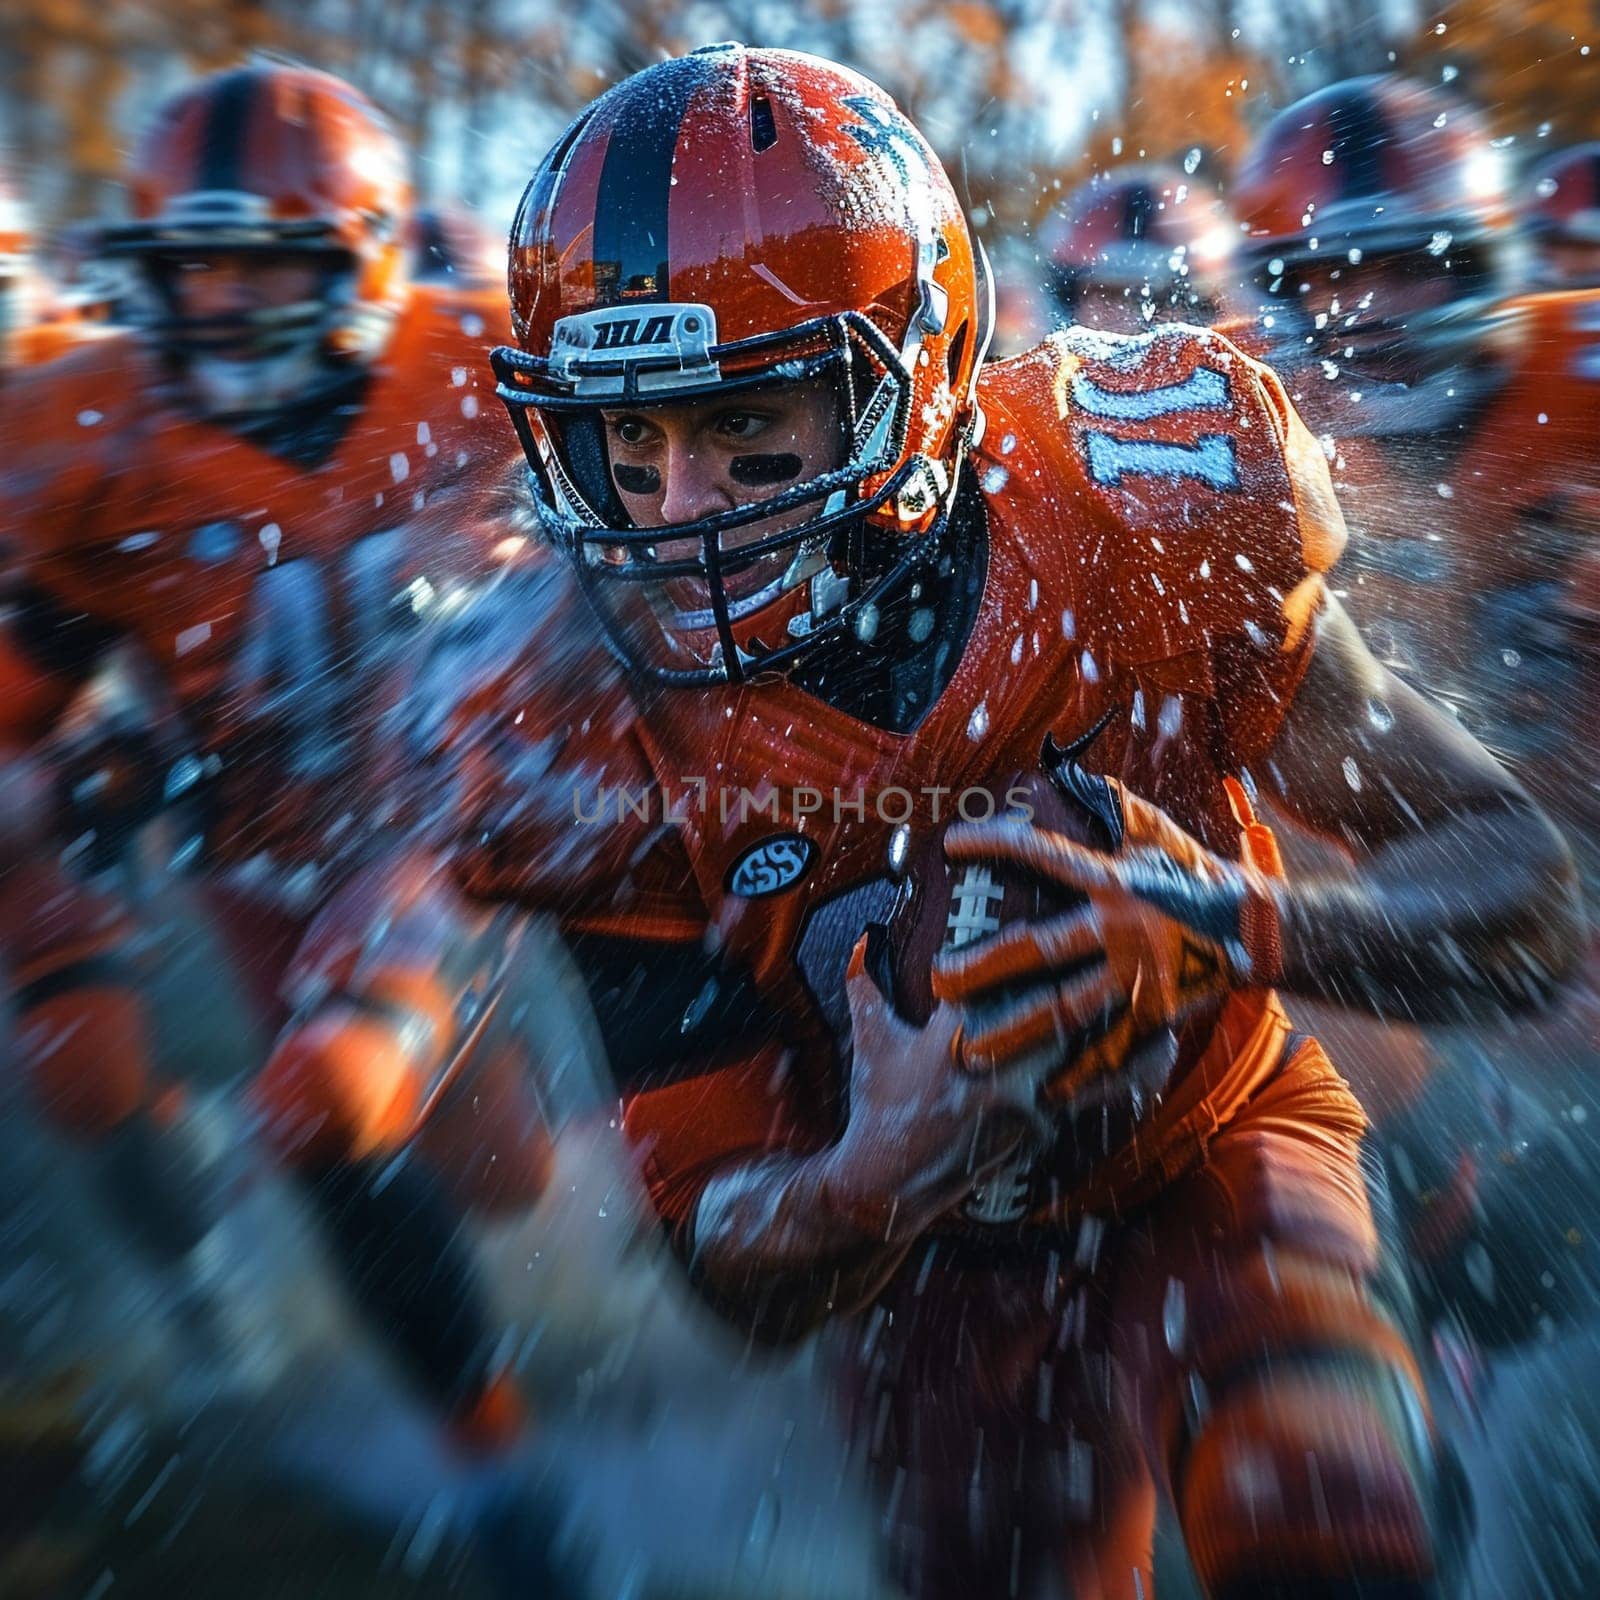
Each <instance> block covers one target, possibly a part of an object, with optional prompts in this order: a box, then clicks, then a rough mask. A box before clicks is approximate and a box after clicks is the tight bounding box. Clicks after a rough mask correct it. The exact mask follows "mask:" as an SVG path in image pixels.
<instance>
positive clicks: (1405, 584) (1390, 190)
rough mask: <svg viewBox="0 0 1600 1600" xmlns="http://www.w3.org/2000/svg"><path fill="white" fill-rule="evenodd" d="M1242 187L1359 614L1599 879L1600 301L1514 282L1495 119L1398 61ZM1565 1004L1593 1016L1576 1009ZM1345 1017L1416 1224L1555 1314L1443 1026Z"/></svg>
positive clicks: (1268, 136) (1299, 119)
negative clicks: (1461, 1130) (1438, 1104)
mask: <svg viewBox="0 0 1600 1600" xmlns="http://www.w3.org/2000/svg"><path fill="white" fill-rule="evenodd" d="M1556 170H1557V171H1558V172H1561V171H1565V172H1566V173H1567V177H1565V178H1563V179H1562V180H1561V184H1560V190H1559V196H1558V195H1557V194H1556V193H1555V192H1552V193H1551V194H1549V195H1541V191H1542V190H1543V189H1544V187H1545V185H1544V184H1543V183H1542V182H1536V183H1535V184H1534V185H1533V192H1534V194H1535V195H1536V196H1540V198H1538V199H1536V200H1535V202H1534V204H1535V205H1537V206H1541V207H1542V206H1545V205H1547V204H1548V205H1549V206H1550V207H1551V208H1552V212H1551V216H1550V218H1549V219H1548V221H1549V222H1550V225H1551V227H1552V228H1555V227H1557V226H1558V224H1557V223H1556V222H1555V215H1556V213H1557V212H1559V213H1560V214H1562V215H1568V214H1570V215H1571V216H1573V217H1579V216H1581V213H1582V205H1583V199H1582V181H1583V180H1582V173H1583V167H1582V162H1581V160H1580V159H1576V158H1575V159H1574V160H1573V161H1572V163H1571V164H1570V167H1568V166H1565V165H1564V164H1561V163H1559V162H1558V163H1557V169H1556ZM1231 200H1232V204H1233V207H1234V209H1235V211H1236V212H1237V214H1238V216H1239V217H1240V219H1241V226H1242V228H1243V229H1244V230H1245V245H1244V257H1245V261H1246V265H1247V267H1248V268H1249V269H1250V270H1251V271H1252V272H1253V275H1254V281H1255V284H1256V286H1257V290H1258V294H1259V297H1260V300H1261V302H1262V306H1263V310H1262V314H1261V317H1260V324H1261V327H1260V333H1261V335H1262V336H1263V337H1264V338H1265V340H1266V342H1267V343H1268V345H1269V346H1270V348H1271V349H1272V351H1273V359H1274V361H1275V362H1276V363H1278V364H1279V366H1280V370H1281V371H1282V373H1283V375H1284V378H1285V381H1286V383H1287V384H1288V386H1289V389H1290V392H1291V395H1292V396H1293V398H1294V400H1295V402H1296V404H1297V405H1298V406H1299V407H1300V408H1301V409H1302V411H1303V412H1304V414H1305V416H1306V418H1307V420H1308V422H1310V423H1311V425H1312V427H1313V428H1314V429H1315V430H1316V431H1318V432H1319V433H1320V434H1321V435H1322V436H1323V445H1324V448H1325V450H1326V451H1327V452H1328V453H1329V456H1330V461H1331V465H1332V469H1333V478H1334V483H1335V487H1336V490H1337V492H1338V494H1339V497H1340V500H1341V503H1342V504H1343V506H1344V508H1345V510H1346V512H1347V514H1348V515H1349V517H1350V521H1351V527H1352V533H1353V538H1352V541H1351V549H1350V554H1349V556H1348V557H1347V559H1346V562H1345V566H1344V568H1343V569H1341V574H1340V578H1341V588H1342V592H1343V594H1344V596H1345V598H1346V599H1347V602H1348V604H1349V607H1350V610H1351V612H1352V614H1353V615H1354V616H1355V618H1356V620H1357V621H1358V623H1359V624H1360V625H1361V627H1362V631H1363V633H1364V634H1365V635H1367V636H1368V637H1369V638H1370V639H1371V641H1372V643H1373V645H1374V648H1375V649H1376V651H1377V653H1378V654H1379V655H1380V656H1381V657H1382V659H1383V660H1384V661H1385V663H1386V664H1387V665H1389V666H1391V667H1392V668H1394V669H1395V670H1396V671H1398V672H1399V673H1400V674H1402V675H1403V676H1405V677H1407V678H1409V679H1410V680H1411V681H1413V682H1417V683H1420V684H1422V685H1424V686H1426V687H1428V688H1431V689H1432V690H1434V691H1435V692H1436V693H1438V694H1440V695H1441V696H1443V697H1444V698H1446V699H1448V700H1449V701H1450V702H1451V703H1452V704H1453V705H1454V707H1455V709H1456V710H1457V711H1458V713H1459V715H1460V716H1461V718H1462V720H1463V721H1464V722H1465V723H1466V724H1467V726H1469V727H1470V728H1472V729H1473V730H1474V731H1475V732H1476V733H1478V734H1479V736H1480V737H1482V738H1483V739H1484V740H1485V741H1486V742H1487V743H1488V744H1489V745H1490V746H1491V748H1493V749H1494V750H1495V751H1496V752H1497V754H1500V755H1501V756H1502V757H1503V758H1504V759H1506V760H1507V761H1508V762H1509V763H1510V764H1511V765H1512V766H1513V768H1514V770H1515V771H1516V772H1517V774H1518V776H1519V777H1520V778H1521V779H1522V780H1523V781H1524V782H1525V783H1526V784H1527V785H1528V786H1529V787H1530V788H1531V789H1532V790H1533V791H1534V792H1535V793H1536V794H1537V795H1538V797H1539V798H1540V799H1541V800H1543V801H1544V802H1546V803H1547V804H1548V805H1550V807H1551V808H1552V810H1553V811H1554V813H1555V815H1556V817H1557V819H1558V821H1560V822H1561V823H1562V824H1563V826H1564V827H1566V828H1567V830H1568V832H1569V837H1570V838H1571V839H1572V841H1573V843H1574V845H1575V846H1576V847H1577V849H1578V852H1579V861H1580V866H1581V867H1582V869H1583V870H1584V873H1585V876H1586V879H1588V880H1589V881H1591V882H1592V881H1594V875H1595V872H1596V868H1597V860H1596V854H1595V852H1596V847H1597V844H1600V811H1597V806H1596V796H1597V793H1600V787H1597V785H1600V768H1597V766H1596V757H1595V741H1594V740H1593V739H1592V738H1591V737H1589V736H1588V718H1587V717H1586V716H1585V714H1584V712H1583V709H1582V708H1583V707H1584V706H1585V705H1589V704H1592V703H1593V700H1594V696H1595V694H1596V692H1597V690H1600V648H1597V639H1600V635H1597V634H1596V631H1595V629H1594V626H1593V618H1592V606H1591V599H1590V596H1589V595H1588V594H1587V593H1586V582H1585V572H1586V570H1587V569H1588V567H1589V566H1590V565H1591V564H1592V560H1593V557H1592V552H1593V550H1594V548H1595V543H1596V534H1597V533H1600V497H1597V494H1596V490H1597V488H1600V478H1597V474H1596V467H1595V460H1596V456H1595V441H1596V439H1597V438H1600V382H1597V377H1600V349H1597V348H1596V343H1595V341H1596V338H1597V336H1600V299H1597V298H1596V294H1595V292H1594V291H1592V290H1576V289H1574V290H1571V291H1569V292H1547V293H1536V294H1531V295H1519V294H1518V293H1517V287H1518V277H1519V271H1518V264H1517V254H1516V245H1517V241H1516V239H1515V236H1514V235H1513V234H1512V232H1511V231H1510V229H1509V227H1508V207H1507V205H1506V190H1505V175H1504V172H1503V169H1502V166H1501V162H1500V158H1499V155H1498V152H1496V151H1495V149H1494V148H1493V146H1492V144H1491V141H1490V139H1489V135H1488V132H1487V129H1486V128H1485V127H1484V125H1483V124H1482V122H1481V120H1480V119H1479V118H1478V117H1477V116H1476V114H1475V113H1474V112H1473V111H1472V110H1471V108H1470V107H1468V106H1466V105H1465V104H1463V103H1462V102H1461V101H1460V100H1459V99H1457V98H1456V97H1454V96H1453V95H1451V94H1449V93H1447V92H1446V91H1444V90H1440V89H1433V88H1428V87H1426V86H1423V85H1420V84H1417V83H1413V82H1410V81H1408V80H1405V79H1403V78H1398V77H1394V76H1383V77H1369V78H1359V79H1355V80H1352V81H1350V82H1346V83H1340V84H1335V85H1333V86H1332V87H1330V88H1327V89H1324V90H1321V91H1319V92H1318V93H1316V94H1313V95H1311V96H1309V97H1307V98H1306V99H1304V100H1302V101H1300V102H1299V103H1297V104H1296V105H1293V106H1290V107H1288V108H1287V109H1285V110H1284V111H1282V112H1281V113H1279V114H1278V116H1276V117H1274V118H1273V119H1272V121H1271V122H1270V123H1268V124H1267V126H1266V127H1265V128H1264V129H1263V130H1262V132H1261V134H1260V136H1259V138H1258V140H1257V143H1256V144H1255V146H1254V147H1253V148H1252V150H1251V151H1250V153H1249V155H1248V156H1247V158H1246V160H1245V162H1244V163H1243V166H1242V168H1241V170H1240V173H1239V177H1238V181H1237V183H1236V185H1235V187H1234V189H1233V192H1232V195H1231ZM1592 982H1593V980H1592V977H1591V979H1590V980H1589V985H1590V986H1591V987H1592ZM1569 1021H1570V1023H1571V1024H1574V1025H1579V1026H1581V1023H1580V1019H1579V1017H1578V1015H1577V1012H1576V1009H1575V1008H1572V1009H1569ZM1563 1026H1566V1024H1563ZM1335 1029H1337V1030H1338V1031H1339V1033H1340V1035H1341V1037H1340V1039H1339V1051H1340V1059H1341V1063H1342V1064H1343V1065H1344V1066H1345V1069H1346V1070H1347V1071H1348V1072H1350V1073H1351V1074H1352V1076H1353V1077H1354V1079H1355V1080H1356V1081H1357V1083H1358V1086H1359V1087H1360V1089H1361V1092H1362V1099H1363V1102H1364V1104H1366V1105H1367V1106H1368V1108H1369V1110H1371V1111H1372V1112H1373V1113H1374V1114H1375V1115H1376V1116H1377V1117H1378V1119H1379V1121H1380V1123H1381V1122H1385V1121H1388V1120H1390V1119H1392V1118H1404V1119H1408V1120H1410V1121H1411V1122H1412V1123H1413V1124H1414V1125H1415V1132H1416V1137H1415V1138H1410V1139H1404V1138H1403V1142H1404V1143H1405V1144H1406V1145H1407V1146H1408V1147H1409V1149H1410V1157H1409V1158H1408V1161H1407V1164H1408V1165H1410V1166H1414V1167H1415V1168H1417V1170H1418V1171H1419V1172H1422V1171H1428V1169H1430V1168H1431V1169H1432V1170H1431V1171H1428V1175H1427V1176H1426V1177H1423V1178H1421V1179H1420V1180H1419V1181H1418V1182H1417V1183H1415V1184H1408V1185H1404V1186H1403V1188H1404V1189H1406V1190H1407V1191H1409V1192H1411V1193H1413V1194H1416V1195H1421V1196H1429V1195H1431V1196H1432V1199H1431V1200H1430V1201H1429V1202H1428V1203H1427V1204H1426V1205H1424V1206H1422V1207H1421V1208H1420V1209H1419V1210H1418V1211H1417V1212H1416V1213H1415V1215H1414V1216H1413V1217H1412V1219H1411V1221H1412V1224H1413V1227H1414V1229H1415V1230H1416V1231H1418V1232H1419V1235H1420V1236H1421V1237H1424V1238H1425V1239H1426V1241H1427V1246H1426V1249H1425V1251H1424V1254H1426V1255H1428V1256H1430V1257H1431V1258H1432V1260H1433V1264H1434V1267H1435V1269H1436V1271H1435V1273H1434V1276H1435V1278H1436V1279H1437V1280H1438V1281H1441V1282H1442V1281H1451V1282H1454V1283H1456V1284H1458V1285H1460V1286H1461V1287H1462V1288H1463V1289H1464V1291H1465V1292H1464V1294H1463V1295H1461V1296H1459V1297H1455V1296H1453V1297H1452V1298H1455V1299H1456V1303H1457V1306H1458V1308H1460V1307H1465V1308H1468V1312H1469V1315H1468V1320H1469V1322H1470V1323H1471V1324H1472V1325H1473V1326H1474V1327H1475V1328H1476V1329H1477V1331H1478V1332H1479V1333H1480V1334H1481V1335H1483V1336H1487V1337H1499V1336H1500V1335H1501V1334H1503V1332H1504V1331H1505V1330H1506V1329H1514V1328H1517V1327H1519V1326H1522V1325H1524V1319H1525V1317H1526V1314H1527V1312H1528V1311H1529V1310H1533V1309H1535V1308H1536V1307H1537V1309H1539V1310H1546V1311H1547V1310H1549V1309H1552V1306H1551V1297H1550V1296H1549V1295H1546V1294H1545V1293H1543V1292H1542V1291H1541V1290H1540V1289H1539V1288H1538V1284H1539V1279H1540V1276H1541V1275H1542V1273H1543V1271H1544V1269H1545V1268H1548V1270H1549V1272H1550V1273H1552V1274H1553V1275H1554V1277H1555V1278H1556V1279H1558V1280H1560V1279H1564V1278H1567V1277H1568V1276H1570V1274H1571V1250H1570V1248H1569V1247H1568V1245H1567V1243H1566V1241H1565V1237H1564V1234H1565V1230H1564V1229H1560V1228H1556V1227H1555V1226H1550V1227H1547V1228H1545V1229H1544V1230H1543V1235H1544V1241H1545V1243H1544V1244H1542V1245H1541V1247H1539V1248H1538V1249H1537V1251H1536V1250H1535V1246H1534V1243H1533V1241H1532V1240H1531V1239H1530V1236H1529V1231H1528V1228H1527V1225H1526V1220H1525V1219H1524V1218H1522V1217H1521V1210H1522V1207H1521V1205H1520V1204H1518V1203H1512V1201H1513V1196H1512V1195H1511V1193H1510V1191H1511V1190H1514V1189H1523V1188H1526V1186H1527V1183H1526V1178H1525V1174H1526V1171H1527V1169H1528V1166H1529V1164H1530V1163H1529V1161H1528V1160H1527V1159H1523V1160H1519V1161H1516V1162H1507V1161H1491V1162H1489V1163H1487V1164H1484V1165H1483V1166H1482V1167H1481V1168H1480V1169H1479V1170H1478V1171H1477V1173H1476V1175H1474V1172H1473V1166H1472V1163H1471V1161H1470V1159H1467V1158H1466V1157H1465V1155H1464V1154H1463V1155H1462V1156H1461V1158H1459V1159H1456V1158H1452V1161H1453V1164H1454V1167H1455V1171H1454V1173H1453V1174H1452V1173H1451V1172H1449V1171H1448V1170H1445V1171H1440V1170H1438V1162H1439V1156H1440V1141H1439V1139H1438V1136H1437V1123H1436V1122H1435V1120H1434V1115H1433V1112H1432V1110H1431V1109H1430V1105H1429V1102H1428V1100H1427V1099H1426V1098H1425V1097H1424V1087H1425V1085H1426V1084H1427V1081H1428V1076H1429V1062H1430V1053H1429V1050H1428V1048H1427V1045H1426V1043H1425V1041H1424V1040H1423V1039H1422V1038H1421V1037H1420V1036H1417V1035H1408V1034H1406V1033H1405V1032H1404V1031H1403V1030H1398V1031H1393V1030H1391V1031H1381V1030H1377V1029H1374V1028H1372V1027H1370V1026H1367V1025H1364V1024H1362V1023H1360V1022H1358V1021H1355V1020H1354V1019H1343V1020H1336V1021H1332V1022H1330V1023H1329V1024H1328V1031H1330V1032H1332V1031H1333V1030H1335ZM1521 1037H1522V1038H1524V1039H1531V1037H1532V1036H1531V1035H1530V1034H1529V1033H1528V1032H1527V1031H1526V1030H1523V1031H1522V1034H1521ZM1575 1045H1576V1046H1577V1047H1579V1048H1585V1049H1587V1048H1592V1040H1590V1039H1584V1040H1582V1041H1579V1040H1577V1039H1576V1038H1573V1037H1569V1036H1564V1035H1554V1036H1551V1037H1548V1038H1547V1039H1546V1041H1545V1045H1544V1046H1543V1048H1548V1049H1550V1050H1553V1051H1556V1052H1557V1053H1562V1052H1570V1050H1571V1049H1572V1048H1573V1047H1574V1046H1575ZM1496 1053H1497V1054H1503V1048H1501V1047H1497V1048H1496ZM1493 1120H1494V1119H1493V1118H1491V1119H1490V1121H1491V1122H1492V1121H1493ZM1522 1137H1523V1134H1521V1133H1512V1132H1509V1131H1507V1130H1502V1131H1501V1133H1500V1134H1499V1135H1494V1134H1493V1133H1492V1131H1490V1130H1487V1129H1486V1134H1485V1143H1486V1145H1487V1147H1488V1148H1489V1149H1504V1150H1505V1151H1506V1152H1507V1153H1510V1152H1512V1151H1515V1149H1516V1147H1517V1143H1518V1140H1519V1139H1520V1138H1522ZM1524 1154H1525V1155H1526V1152H1525V1153H1524ZM1452 1161H1447V1162H1446V1168H1447V1169H1448V1167H1449V1166H1450V1165H1451V1164H1452ZM1496 1187H1497V1188H1499V1189H1500V1190H1502V1191H1505V1192H1504V1193H1502V1194H1501V1195H1500V1196H1499V1197H1496V1196H1495V1195H1493V1194H1491V1193H1489V1192H1488V1191H1489V1189H1492V1188H1496ZM1475 1191H1476V1192H1475ZM1485 1208H1487V1210H1488V1211H1489V1213H1490V1214H1493V1213H1495V1212H1497V1211H1501V1210H1504V1211H1506V1212H1508V1214H1512V1215H1515V1216H1517V1218H1518V1220H1517V1221H1516V1223H1515V1224H1514V1226H1513V1227H1512V1228H1511V1229H1510V1230H1509V1231H1508V1232H1506V1233H1505V1235H1504V1236H1503V1237H1502V1238H1501V1239H1500V1240H1499V1242H1498V1244H1496V1245H1494V1246H1492V1248H1491V1251H1490V1253H1491V1256H1492V1257H1494V1258H1495V1259H1498V1260H1499V1261H1500V1262H1501V1263H1502V1264H1503V1265H1505V1266H1508V1267H1511V1268H1513V1270H1516V1269H1518V1268H1525V1267H1526V1266H1527V1265H1528V1264H1529V1263H1530V1261H1532V1260H1533V1259H1534V1256H1535V1254H1537V1257H1538V1259H1539V1260H1540V1262H1541V1263H1543V1266H1542V1267H1541V1269H1540V1270H1538V1271H1534V1272H1532V1273H1531V1274H1524V1273H1522V1272H1520V1271H1516V1275H1517V1276H1518V1277H1519V1278H1521V1277H1523V1276H1526V1277H1527V1281H1528V1282H1529V1283H1531V1284H1532V1285H1533V1286H1534V1292H1533V1294H1532V1295H1530V1296H1528V1297H1526V1301H1527V1304H1526V1306H1524V1305H1519V1304H1517V1303H1516V1302H1517V1301H1518V1300H1519V1299H1520V1298H1522V1297H1519V1296H1515V1295H1510V1294H1505V1293H1502V1294H1499V1295H1497V1296H1495V1297H1494V1303H1492V1304H1491V1303H1489V1302H1487V1301H1486V1300H1485V1299H1484V1297H1483V1296H1482V1295H1481V1294H1478V1293H1476V1292H1474V1291H1473V1290H1472V1289H1471V1286H1470V1284H1469V1283H1468V1281H1467V1280H1468V1277H1469V1275H1468V1274H1466V1273H1465V1272H1464V1270H1463V1263H1462V1258H1461V1253H1460V1252H1461V1249H1462V1248H1463V1247H1464V1246H1465V1245H1466V1243H1467V1242H1468V1241H1469V1240H1470V1239H1471V1238H1472V1237H1474V1236H1475V1233H1476V1224H1473V1223H1472V1219H1473V1216H1474V1215H1475V1214H1476V1213H1479V1212H1481V1211H1482V1210H1484V1209H1485ZM1445 1217H1452V1218H1454V1221H1453V1222H1451V1223H1450V1224H1449V1225H1448V1226H1444V1227H1443V1228H1441V1218H1445ZM1463 1225H1468V1226H1466V1227H1465V1231H1463ZM1447 1239H1449V1240H1453V1243H1451V1244H1450V1245H1449V1247H1448V1248H1445V1247H1444V1241H1445V1240H1447ZM1479 1276H1480V1278H1481V1274H1480V1275H1479Z"/></svg>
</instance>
